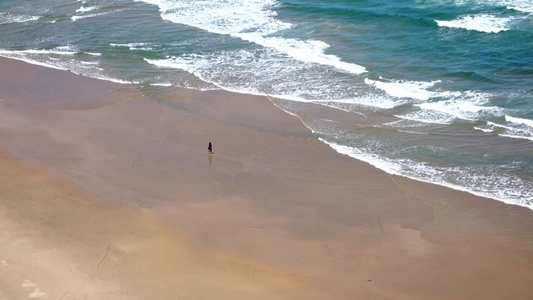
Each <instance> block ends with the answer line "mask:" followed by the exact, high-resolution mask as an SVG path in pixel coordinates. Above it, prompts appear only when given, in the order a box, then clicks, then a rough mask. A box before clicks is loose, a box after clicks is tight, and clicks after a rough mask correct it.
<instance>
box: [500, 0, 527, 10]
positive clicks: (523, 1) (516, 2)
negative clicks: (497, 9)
mask: <svg viewBox="0 0 533 300" xmlns="http://www.w3.org/2000/svg"><path fill="white" fill-rule="evenodd" d="M498 2H499V3H500V4H501V5H506V6H507V9H513V10H517V11H521V12H525V13H533V1H531V0H500V1H498Z"/></svg>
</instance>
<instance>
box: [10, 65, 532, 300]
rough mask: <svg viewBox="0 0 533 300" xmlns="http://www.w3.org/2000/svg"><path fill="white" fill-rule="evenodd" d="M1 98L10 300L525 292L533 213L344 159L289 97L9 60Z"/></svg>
mask: <svg viewBox="0 0 533 300" xmlns="http://www.w3.org/2000/svg"><path fill="white" fill-rule="evenodd" d="M159 89H162V88H159ZM0 99H1V100H0V120H1V122H0V150H1V152H0V216H1V217H0V226H1V228H2V234H1V235H0V299H27V298H48V299H530V298H533V211H531V210H530V209H527V208H523V207H518V206H512V205H507V204H504V203H501V202H498V201H494V200H490V199H485V198H481V197H476V196H472V195H470V194H467V193H464V192H459V191H454V190H451V189H447V188H443V187H439V186H435V185H430V184H425V183H420V182H415V181H412V180H409V179H405V178H401V177H397V176H391V175H388V174H386V173H384V172H381V171H379V170H377V169H375V168H373V167H372V166H370V165H368V164H366V163H362V162H358V161H355V160H353V159H351V158H348V157H346V156H343V155H340V154H338V153H336V152H335V151H333V150H332V149H330V148H329V147H328V146H326V145H324V144H322V143H321V142H319V141H317V140H316V138H315V137H314V136H313V135H312V134H311V133H310V132H309V130H307V129H306V128H305V127H304V126H303V125H302V124H301V122H300V120H299V119H297V118H296V117H293V116H290V115H288V114H286V113H284V112H283V111H281V110H280V109H278V108H276V107H275V106H274V105H273V103H272V102H271V101H273V102H277V101H279V100H276V99H270V100H269V99H267V98H266V97H255V96H250V95H241V94H233V93H228V92H222V91H209V92H198V91H190V90H183V89H175V88H168V89H165V90H164V91H163V92H161V91H158V92H157V93H156V92H154V90H152V89H151V88H145V89H142V90H135V89H132V88H131V87H129V86H125V85H118V84H113V83H109V82H105V81H99V80H94V79H89V78H84V77H81V76H77V75H74V74H72V73H69V72H64V71H58V70H51V69H46V68H43V67H39V66H32V65H28V64H25V63H22V62H17V61H12V60H7V59H0ZM209 142H212V143H213V148H214V149H213V150H214V152H215V154H214V155H211V156H210V155H208V153H207V145H208V143H209Z"/></svg>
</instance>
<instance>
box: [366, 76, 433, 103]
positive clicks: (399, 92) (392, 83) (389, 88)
mask: <svg viewBox="0 0 533 300" xmlns="http://www.w3.org/2000/svg"><path fill="white" fill-rule="evenodd" d="M380 79H381V80H382V81H378V80H371V79H368V78H365V83H366V84H368V85H370V86H373V87H375V88H378V89H380V90H383V91H385V92H386V93H387V94H389V95H391V96H393V97H398V98H411V99H415V100H424V101H425V100H428V99H430V98H432V97H436V96H438V95H439V93H436V92H431V91H429V90H428V88H430V87H433V86H434V85H435V83H437V82H440V80H436V81H431V82H424V81H406V80H385V79H383V78H381V77H380Z"/></svg>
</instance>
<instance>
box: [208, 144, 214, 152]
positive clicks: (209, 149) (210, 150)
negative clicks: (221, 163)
mask: <svg viewBox="0 0 533 300" xmlns="http://www.w3.org/2000/svg"><path fill="white" fill-rule="evenodd" d="M207 153H209V154H213V145H211V142H209V145H208V146H207Z"/></svg>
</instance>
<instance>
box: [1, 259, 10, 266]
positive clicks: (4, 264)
mask: <svg viewBox="0 0 533 300" xmlns="http://www.w3.org/2000/svg"><path fill="white" fill-rule="evenodd" d="M7 267H9V264H8V263H7V261H5V260H0V268H7Z"/></svg>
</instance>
